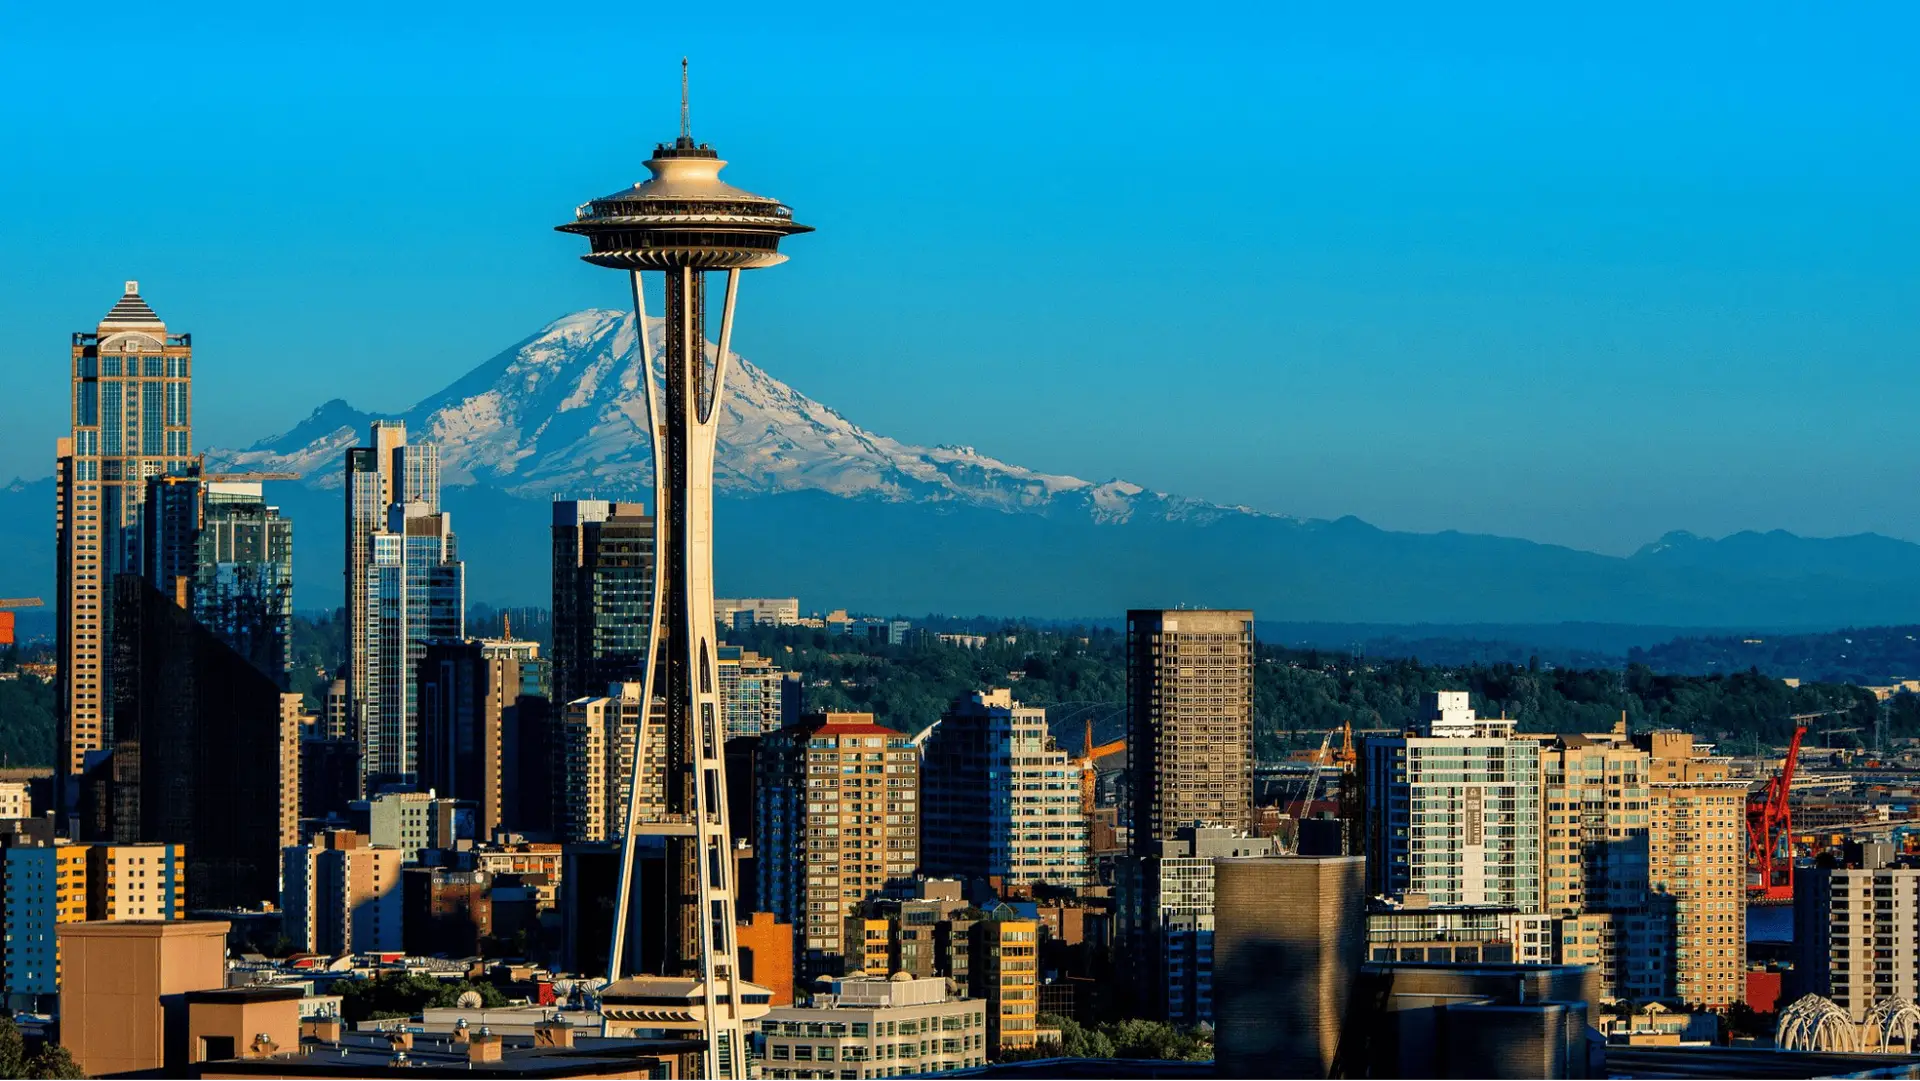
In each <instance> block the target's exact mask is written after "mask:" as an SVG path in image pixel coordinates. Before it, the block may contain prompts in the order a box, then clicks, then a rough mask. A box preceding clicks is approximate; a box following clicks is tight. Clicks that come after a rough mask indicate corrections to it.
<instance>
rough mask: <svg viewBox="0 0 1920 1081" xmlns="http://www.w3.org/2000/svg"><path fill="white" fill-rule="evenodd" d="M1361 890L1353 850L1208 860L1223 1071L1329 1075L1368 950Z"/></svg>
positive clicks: (1362, 870) (1217, 1046)
mask: <svg viewBox="0 0 1920 1081" xmlns="http://www.w3.org/2000/svg"><path fill="white" fill-rule="evenodd" d="M1365 887H1366V860H1365V859H1363V858H1361V857H1359V856H1335V857H1327V858H1314V857H1306V856H1281V857H1271V858H1259V859H1222V860H1218V861H1216V862H1215V863H1214V909H1213V919H1214V924H1213V926H1214V937H1213V988H1214V995H1213V1011H1214V1018H1215V1026H1214V1061H1215V1063H1216V1064H1217V1065H1218V1068H1219V1073H1220V1076H1222V1077H1328V1076H1331V1075H1332V1072H1333V1069H1334V1061H1335V1059H1336V1057H1337V1056H1339V1054H1340V1052H1341V1050H1342V1049H1341V1047H1340V1040H1341V1034H1342V1030H1343V1028H1344V1027H1345V1022H1346V1017H1347V1009H1348V1004H1349V1001H1350V999H1351V998H1352V994H1353V984H1354V978H1355V977H1356V975H1357V974H1358V973H1359V970H1360V961H1361V956H1362V954H1363V952H1364V950H1365V948H1366V941H1367V917H1366V904H1365ZM1361 1035H1363V1034H1361Z"/></svg>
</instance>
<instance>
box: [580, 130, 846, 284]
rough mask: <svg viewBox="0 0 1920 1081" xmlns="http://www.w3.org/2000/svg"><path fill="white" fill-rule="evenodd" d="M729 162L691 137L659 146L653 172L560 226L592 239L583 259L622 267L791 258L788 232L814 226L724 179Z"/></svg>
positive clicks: (716, 265) (760, 263) (747, 265)
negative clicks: (785, 242)
mask: <svg viewBox="0 0 1920 1081" xmlns="http://www.w3.org/2000/svg"><path fill="white" fill-rule="evenodd" d="M726 164H727V163H726V162H724V161H722V160H721V159H720V156H719V154H717V153H716V152H715V151H714V150H713V148H712V147H710V146H708V145H706V144H705V143H701V144H698V145H695V143H694V142H693V140H692V139H690V138H687V137H686V136H684V135H683V136H681V137H680V139H679V140H678V141H677V142H676V143H675V144H674V145H672V146H667V145H665V144H661V145H660V146H658V147H656V148H655V149H654V153H653V157H651V158H649V159H647V169H648V171H649V172H651V173H652V174H653V175H652V176H651V177H649V178H648V179H646V180H643V181H641V182H640V183H638V184H635V185H634V186H633V187H631V188H628V189H626V190H624V191H618V192H615V193H613V194H612V195H608V196H605V197H603V198H599V199H595V200H593V201H592V202H589V203H586V204H584V205H582V206H581V207H579V208H578V209H576V210H575V211H574V215H573V220H572V221H570V222H568V223H567V224H565V225H561V226H558V227H557V228H558V229H559V230H560V231H561V232H563V233H578V234H580V235H581V236H584V237H586V238H587V241H588V243H589V244H590V245H591V250H590V251H589V252H588V253H587V254H586V255H583V256H581V258H582V259H585V260H586V261H587V262H589V263H594V264H596V265H598V266H605V267H614V268H616V269H620V270H658V269H665V268H671V267H693V268H695V269H698V270H726V269H742V270H745V269H751V268H754V267H765V266H773V265H774V264H775V263H781V262H785V261H786V258H787V257H786V256H784V255H781V254H780V251H779V248H780V238H782V237H785V236H791V235H793V234H794V233H808V232H812V231H813V230H812V227H811V226H806V225H801V224H800V223H798V222H796V221H794V220H793V211H792V210H790V209H788V208H787V206H786V205H785V204H783V203H781V202H780V201H779V200H777V199H769V198H767V197H766V196H764V195H755V194H753V193H752V192H749V191H742V190H740V189H739V188H736V187H734V186H733V185H731V184H728V183H726V182H725V181H723V180H721V179H720V170H721V169H723V168H725V167H726Z"/></svg>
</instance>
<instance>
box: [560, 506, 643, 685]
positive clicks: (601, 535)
mask: <svg viewBox="0 0 1920 1081" xmlns="http://www.w3.org/2000/svg"><path fill="white" fill-rule="evenodd" d="M653 542H654V536H653V518H652V517H651V516H649V515H648V514H647V513H646V511H645V508H643V507H642V506H641V505H640V504H638V503H612V502H608V501H606V500H602V499H568V500H561V501H558V502H556V503H554V505H553V701H554V702H555V703H556V704H557V705H559V706H562V707H564V706H565V705H566V704H567V703H568V702H572V701H573V700H575V699H577V698H586V697H590V696H597V695H603V694H606V693H607V685H608V684H610V683H626V682H639V681H640V680H641V679H642V678H643V677H644V675H645V671H644V670H645V667H646V658H647V641H648V633H649V630H650V627H651V622H652V616H653Z"/></svg>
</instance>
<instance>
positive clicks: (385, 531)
mask: <svg viewBox="0 0 1920 1081" xmlns="http://www.w3.org/2000/svg"><path fill="white" fill-rule="evenodd" d="M368 442H369V443H370V444H371V445H370V446H365V447H352V448H350V449H348V451H347V458H346V477H345V484H344V487H345V495H346V520H345V524H346V544H345V551H346V611H347V678H346V699H347V700H346V712H347V727H348V728H349V729H350V730H351V731H352V734H353V737H354V738H355V739H357V740H358V741H359V743H360V759H361V778H362V784H363V786H364V788H363V790H364V791H366V792H367V793H368V794H372V793H374V792H376V791H377V790H378V789H379V788H380V787H381V786H383V785H394V784H398V785H405V784H410V783H412V782H413V780H414V779H415V778H414V774H415V772H416V767H415V765H414V757H415V743H416V738H417V733H416V725H415V721H414V718H415V710H416V708H417V704H416V702H415V696H416V690H415V682H416V679H415V669H416V667H417V666H418V665H419V663H420V660H421V658H423V657H424V656H425V655H426V644H427V643H428V642H429V641H431V640H433V639H437V638H456V639H457V638H464V637H466V568H465V565H464V564H462V563H461V562H460V555H459V545H458V542H457V540H456V538H455V537H454V533H453V522H452V519H451V517H450V516H449V515H448V514H446V513H445V512H444V511H442V510H441V509H440V448H439V447H437V446H435V445H434V444H432V443H408V442H407V429H406V425H405V424H403V423H401V422H400V421H397V420H379V421H375V422H374V423H373V426H372V429H371V431H370V433H369V440H368Z"/></svg>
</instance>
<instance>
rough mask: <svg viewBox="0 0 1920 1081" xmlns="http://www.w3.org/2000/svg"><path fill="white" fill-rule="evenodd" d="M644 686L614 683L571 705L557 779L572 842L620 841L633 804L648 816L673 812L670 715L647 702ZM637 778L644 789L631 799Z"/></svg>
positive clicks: (563, 721)
mask: <svg viewBox="0 0 1920 1081" xmlns="http://www.w3.org/2000/svg"><path fill="white" fill-rule="evenodd" d="M641 692H642V688H641V686H640V684H638V683H615V684H613V685H611V686H609V687H608V688H607V694H606V695H604V696H599V697H591V698H576V699H574V700H573V701H571V702H568V703H567V704H566V707H565V710H566V712H565V713H564V714H563V715H562V716H561V718H560V724H559V727H558V732H557V734H558V737H559V738H558V741H557V742H558V744H559V748H558V749H559V757H560V769H559V771H558V776H557V777H556V778H555V783H556V787H557V788H558V789H559V792H558V795H559V803H560V807H559V813H558V827H559V833H560V835H561V836H562V837H563V838H565V839H566V840H568V841H610V840H619V839H620V837H621V829H620V823H621V822H623V821H625V820H626V817H627V814H628V812H629V810H631V811H632V813H633V815H634V817H635V818H636V819H638V820H639V821H641V822H659V821H661V820H662V819H663V818H664V817H665V816H666V772H667V768H668V757H669V756H668V753H667V747H666V739H665V732H664V731H663V729H664V719H663V718H662V717H661V716H660V714H659V712H658V711H657V710H643V709H641V702H640V695H641ZM642 718H645V724H644V726H643V725H642ZM636 754H637V755H638V756H639V760H638V761H636V760H635V756H636ZM635 783H638V784H639V786H640V793H639V797H638V799H633V800H632V802H631V804H630V803H629V800H630V799H632V793H633V786H634V784H635Z"/></svg>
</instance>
